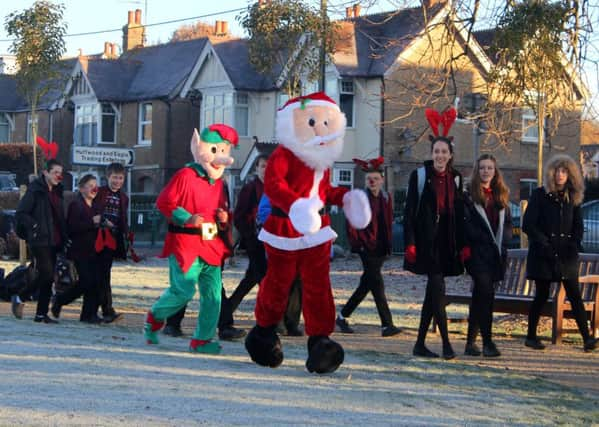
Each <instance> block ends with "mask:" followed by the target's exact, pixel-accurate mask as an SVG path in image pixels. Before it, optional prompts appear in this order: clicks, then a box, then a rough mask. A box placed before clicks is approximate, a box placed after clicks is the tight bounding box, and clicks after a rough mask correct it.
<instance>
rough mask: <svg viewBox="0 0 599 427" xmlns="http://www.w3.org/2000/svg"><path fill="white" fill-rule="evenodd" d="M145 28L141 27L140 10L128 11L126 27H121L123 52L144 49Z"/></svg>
mask: <svg viewBox="0 0 599 427" xmlns="http://www.w3.org/2000/svg"><path fill="white" fill-rule="evenodd" d="M145 42H146V28H145V27H144V26H143V25H141V9H137V10H135V11H132V10H130V11H129V13H128V22H127V25H125V26H124V27H123V52H127V51H128V50H131V49H135V48H138V47H144V45H145Z"/></svg>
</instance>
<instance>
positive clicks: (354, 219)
mask: <svg viewBox="0 0 599 427" xmlns="http://www.w3.org/2000/svg"><path fill="white" fill-rule="evenodd" d="M345 126H346V119H345V115H344V114H343V113H342V112H341V111H340V109H339V107H338V106H337V104H335V102H334V101H333V100H332V99H331V98H329V97H328V96H327V95H325V94H324V93H322V92H319V93H314V94H311V95H307V96H301V97H298V98H294V99H291V100H289V101H288V102H287V103H286V104H285V105H284V106H283V107H282V108H281V109H280V110H279V111H278V112H277V124H276V137H277V141H278V142H279V146H278V147H277V148H276V150H275V151H274V152H273V154H272V155H271V156H270V158H269V160H268V166H267V168H266V173H265V177H264V193H265V194H266V195H267V197H268V198H269V199H270V202H271V205H272V212H271V214H270V216H269V217H268V219H267V220H266V222H265V223H264V227H263V228H262V230H261V232H260V234H259V236H258V238H259V239H260V240H262V241H263V242H264V245H265V248H266V255H267V259H268V269H267V272H266V276H265V277H264V279H263V280H262V282H261V283H260V289H259V291H258V297H257V300H256V309H255V315H256V326H255V327H254V328H253V329H252V330H251V331H250V333H249V334H248V336H247V339H246V341H245V346H246V349H247V351H248V353H249V354H250V356H251V358H252V360H253V361H254V362H256V363H258V364H259V365H263V366H270V367H273V368H274V367H277V366H279V365H280V364H281V363H282V362H283V350H282V346H281V342H280V340H279V337H278V335H277V333H276V327H277V324H278V323H279V321H280V320H281V319H282V317H283V315H284V312H285V309H286V307H287V299H288V297H289V290H290V287H291V283H292V282H293V279H294V278H295V277H296V276H297V275H298V274H299V275H300V277H301V279H302V292H303V314H304V320H305V322H306V334H307V335H308V336H309V338H308V359H307V361H306V368H307V369H308V371H309V372H316V373H321V374H322V373H328V372H333V371H335V370H336V369H337V368H338V367H339V365H341V363H343V357H344V352H343V347H341V345H339V344H338V343H336V342H335V341H333V340H331V339H330V338H329V335H330V334H331V333H332V332H333V330H334V328H335V304H334V301H333V293H332V290H331V282H330V279H329V267H330V265H329V264H330V261H329V260H330V258H329V256H330V250H331V241H332V240H333V239H335V237H337V234H336V233H335V232H334V231H333V229H332V228H331V226H330V218H329V216H328V215H327V214H326V213H325V212H324V206H325V204H326V205H329V204H330V205H336V206H343V209H344V212H345V216H346V218H347V220H348V221H349V222H350V224H351V225H352V226H353V227H355V228H357V229H362V228H365V227H366V226H367V225H368V223H369V222H370V216H371V211H370V205H369V203H368V198H367V196H366V194H365V193H364V192H363V191H362V190H353V191H349V190H348V189H347V188H342V187H333V186H332V185H331V183H330V170H329V168H330V167H331V166H332V165H333V163H334V162H335V160H337V159H338V158H339V156H340V155H341V151H342V149H343V136H344V134H345Z"/></svg>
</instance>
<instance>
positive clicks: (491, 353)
mask: <svg viewBox="0 0 599 427" xmlns="http://www.w3.org/2000/svg"><path fill="white" fill-rule="evenodd" d="M483 356H485V357H499V356H501V352H500V351H499V350H497V346H496V345H495V343H494V342H493V341H489V342H487V343H485V344H483Z"/></svg>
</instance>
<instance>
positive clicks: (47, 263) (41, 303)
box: [19, 246, 57, 316]
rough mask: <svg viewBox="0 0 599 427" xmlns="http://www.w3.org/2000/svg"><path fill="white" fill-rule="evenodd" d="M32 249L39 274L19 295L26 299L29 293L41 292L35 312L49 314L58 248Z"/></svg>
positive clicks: (43, 247)
mask: <svg viewBox="0 0 599 427" xmlns="http://www.w3.org/2000/svg"><path fill="white" fill-rule="evenodd" d="M30 249H31V254H32V255H33V260H34V264H35V269H36V271H37V276H36V278H35V280H33V281H32V282H30V283H28V284H27V286H25V287H24V288H23V289H22V290H21V292H20V293H19V297H20V298H21V299H22V300H24V299H26V296H27V295H33V294H35V293H36V292H39V296H38V298H37V309H36V311H35V314H36V315H37V316H45V315H47V314H48V308H49V306H50V298H51V297H52V283H54V268H55V266H56V253H57V250H56V248H55V247H50V246H42V247H32V248H30ZM23 297H25V298H23Z"/></svg>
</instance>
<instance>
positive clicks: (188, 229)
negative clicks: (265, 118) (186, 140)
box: [144, 124, 238, 354]
mask: <svg viewBox="0 0 599 427" xmlns="http://www.w3.org/2000/svg"><path fill="white" fill-rule="evenodd" d="M237 142H238V136H237V132H236V131H235V129H233V128H231V127H229V126H227V125H223V124H215V125H211V126H209V127H207V128H206V129H204V130H203V131H202V133H201V135H198V132H197V131H196V130H194V132H193V137H192V139H191V152H192V154H193V158H194V162H192V163H188V164H187V165H185V167H184V168H183V169H181V170H179V171H178V172H177V173H176V174H175V175H174V176H173V178H172V179H171V180H170V182H169V183H168V185H167V186H166V187H165V188H164V189H163V190H162V192H161V193H160V195H159V196H158V199H157V200H156V207H157V208H158V209H159V210H160V212H162V214H163V215H164V216H165V217H166V218H168V222H169V224H168V233H167V235H166V239H165V241H164V250H163V251H162V255H161V256H162V257H163V258H168V263H169V278H170V286H169V288H168V289H167V290H166V291H165V292H164V293H163V294H162V296H161V297H160V298H159V299H158V301H156V303H155V304H154V305H153V306H152V309H151V310H150V311H149V312H148V314H147V316H146V322H145V324H144V337H145V339H146V341H147V343H148V344H157V343H158V335H157V332H158V331H159V330H160V329H161V328H162V325H163V324H164V320H165V319H166V318H168V317H170V316H171V315H173V314H175V313H176V312H178V311H179V310H180V309H182V308H183V307H185V305H186V304H187V303H188V302H189V301H190V300H191V299H192V298H193V296H194V294H195V291H196V286H197V287H198V289H199V291H200V312H199V314H198V322H197V327H196V330H195V332H194V334H193V338H192V339H191V342H190V343H189V349H190V350H191V351H192V352H196V353H209V354H217V353H219V352H220V350H221V347H220V345H219V343H218V341H213V340H212V339H213V337H214V334H215V332H216V326H217V323H218V317H219V314H220V303H221V301H220V300H221V287H222V279H221V263H222V261H223V259H224V258H225V257H226V256H228V249H227V247H226V245H225V241H226V233H227V232H228V231H229V227H230V225H229V212H228V211H229V206H228V202H227V198H226V196H225V193H224V191H223V182H222V179H221V177H222V175H223V172H224V170H225V167H227V166H230V165H231V164H232V163H233V158H232V157H231V156H230V152H231V145H237Z"/></svg>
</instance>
